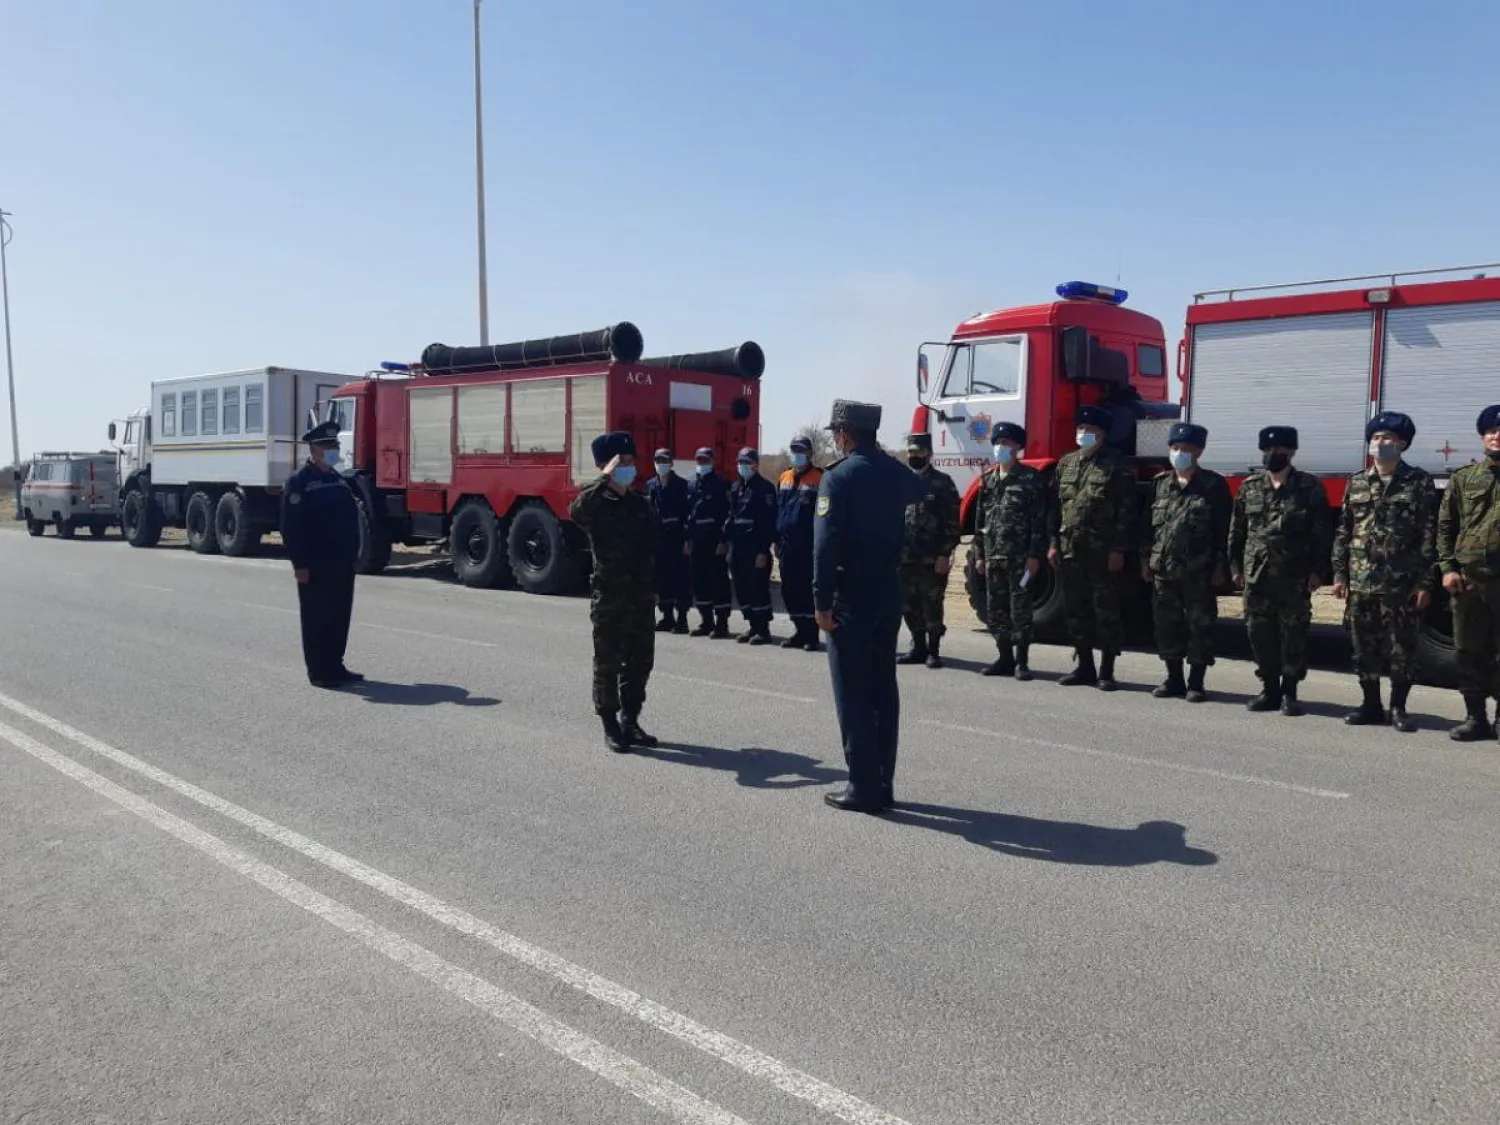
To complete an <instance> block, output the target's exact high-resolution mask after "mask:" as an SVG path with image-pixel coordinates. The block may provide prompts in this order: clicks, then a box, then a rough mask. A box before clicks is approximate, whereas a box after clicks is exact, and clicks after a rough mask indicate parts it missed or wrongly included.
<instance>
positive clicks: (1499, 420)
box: [1475, 406, 1500, 434]
mask: <svg viewBox="0 0 1500 1125" xmlns="http://www.w3.org/2000/svg"><path fill="white" fill-rule="evenodd" d="M1475 425H1477V426H1478V427H1479V432H1480V433H1481V434H1483V433H1487V432H1488V431H1490V430H1493V429H1494V428H1495V427H1496V426H1500V406H1486V407H1485V408H1484V409H1483V410H1481V411H1480V412H1479V421H1478V422H1476V423H1475Z"/></svg>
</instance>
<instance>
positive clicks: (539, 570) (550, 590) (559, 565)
mask: <svg viewBox="0 0 1500 1125" xmlns="http://www.w3.org/2000/svg"><path fill="white" fill-rule="evenodd" d="M455 537H456V536H455ZM509 549H510V568H511V570H512V571H513V572H514V574H515V579H516V582H517V583H519V584H520V586H521V588H522V589H523V590H525V591H526V592H527V593H529V594H561V593H565V592H566V591H568V590H569V589H570V588H571V587H573V586H574V585H576V583H577V581H578V573H579V571H578V556H577V554H576V553H575V552H574V551H573V549H572V548H571V547H569V546H568V541H567V537H566V536H565V535H564V534H563V527H562V524H560V523H558V521H557V517H556V516H554V515H553V514H552V513H551V512H550V511H548V510H547V508H546V507H544V506H543V505H541V504H538V503H533V504H527V505H526V506H525V507H523V508H521V509H520V510H519V511H518V512H516V514H515V515H514V516H512V517H511V521H510V543H509Z"/></svg>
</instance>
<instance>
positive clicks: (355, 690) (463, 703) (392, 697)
mask: <svg viewBox="0 0 1500 1125" xmlns="http://www.w3.org/2000/svg"><path fill="white" fill-rule="evenodd" d="M349 691H350V693H351V694H353V695H359V696H363V697H364V700H365V702H366V703H386V704H394V705H395V706H397V707H436V706H437V705H438V704H440V703H451V704H453V705H454V706H455V707H498V706H499V705H500V701H499V700H498V699H491V698H489V697H488V696H483V695H470V694H469V690H468V688H461V687H456V686H455V685H453V684H388V683H383V682H381V681H380V680H366V681H365V682H364V683H361V684H352V685H350V688H349Z"/></svg>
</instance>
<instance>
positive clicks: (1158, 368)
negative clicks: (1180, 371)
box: [1136, 344, 1167, 379]
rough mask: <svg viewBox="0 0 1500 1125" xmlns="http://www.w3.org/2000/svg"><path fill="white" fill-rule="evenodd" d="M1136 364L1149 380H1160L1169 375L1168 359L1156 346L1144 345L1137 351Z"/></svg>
mask: <svg viewBox="0 0 1500 1125" xmlns="http://www.w3.org/2000/svg"><path fill="white" fill-rule="evenodd" d="M1136 364H1137V365H1138V367H1139V368H1140V372H1141V375H1142V376H1143V377H1144V378H1147V379H1160V378H1161V377H1162V376H1163V375H1165V374H1166V373H1167V357H1166V355H1165V353H1164V352H1163V351H1162V349H1161V348H1158V347H1157V346H1156V345H1155V344H1142V345H1141V346H1140V347H1139V348H1137V349H1136Z"/></svg>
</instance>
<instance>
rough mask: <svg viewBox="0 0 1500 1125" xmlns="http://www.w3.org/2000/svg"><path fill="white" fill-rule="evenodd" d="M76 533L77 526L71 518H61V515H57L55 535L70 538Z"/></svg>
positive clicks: (60, 537)
mask: <svg viewBox="0 0 1500 1125" xmlns="http://www.w3.org/2000/svg"><path fill="white" fill-rule="evenodd" d="M76 534H78V527H77V525H75V524H74V523H73V521H72V520H66V519H63V518H62V516H58V517H57V537H58V538H59V539H71V538H73V536H75V535H76Z"/></svg>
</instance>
